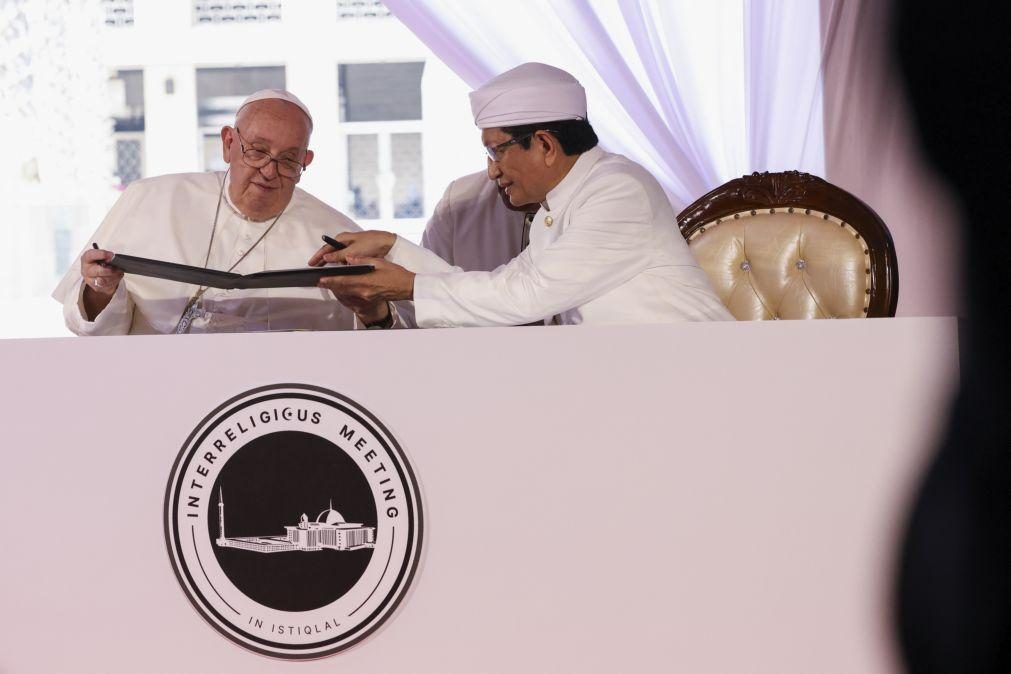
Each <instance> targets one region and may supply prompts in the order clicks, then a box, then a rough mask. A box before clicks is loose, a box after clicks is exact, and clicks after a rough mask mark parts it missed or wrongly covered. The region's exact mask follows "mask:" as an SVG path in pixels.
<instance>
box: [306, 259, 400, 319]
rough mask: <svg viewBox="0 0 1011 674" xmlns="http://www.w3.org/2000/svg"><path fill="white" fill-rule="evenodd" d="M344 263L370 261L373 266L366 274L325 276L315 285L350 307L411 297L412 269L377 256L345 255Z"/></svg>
mask: <svg viewBox="0 0 1011 674" xmlns="http://www.w3.org/2000/svg"><path fill="white" fill-rule="evenodd" d="M347 262H348V264H370V265H372V266H374V267H375V268H376V270H375V271H374V272H371V273H368V274H357V275H353V276H326V277H324V278H321V279H320V280H319V286H320V287H321V288H326V289H328V290H329V291H330V292H332V293H333V294H334V297H336V298H337V299H338V300H339V301H340V302H341V303H342V304H344V305H345V306H349V307H351V308H353V309H354V308H363V307H374V306H376V305H378V304H379V303H382V302H394V301H397V300H409V299H413V298H414V272H410V271H408V270H406V269H404V268H403V267H401V266H399V265H396V264H393V263H392V262H387V261H386V260H382V259H379V258H368V257H365V258H362V257H348V258H347Z"/></svg>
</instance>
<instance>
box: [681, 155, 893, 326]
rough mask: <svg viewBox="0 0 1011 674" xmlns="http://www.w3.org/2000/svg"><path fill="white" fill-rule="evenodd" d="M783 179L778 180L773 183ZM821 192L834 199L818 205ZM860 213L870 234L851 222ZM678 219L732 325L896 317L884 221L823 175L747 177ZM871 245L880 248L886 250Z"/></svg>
mask: <svg viewBox="0 0 1011 674" xmlns="http://www.w3.org/2000/svg"><path fill="white" fill-rule="evenodd" d="M780 176H785V178H779V179H778V181H777V177H780ZM749 179H750V180H749ZM742 181H743V182H742ZM763 185H764V186H766V187H768V189H761V187H762V186H763ZM787 185H789V186H792V189H787V188H786V187H785V186H787ZM728 186H730V189H729V190H725V191H723V192H721V191H720V190H724V188H727V187H728ZM742 186H743V187H742ZM798 186H799V187H801V188H805V189H798ZM808 188H809V189H808ZM825 191H827V192H828V193H829V194H831V195H833V196H837V197H839V198H838V199H837V200H836V201H838V202H839V203H835V202H834V201H833V199H827V200H826V199H819V198H818V197H819V195H820V194H821V193H823V192H825ZM836 193H839V194H836ZM821 196H824V194H821ZM740 197H743V198H740ZM819 201H821V202H822V205H823V207H824V206H825V205H830V206H840V208H838V209H834V210H838V211H843V213H842V215H843V216H844V217H839V216H837V215H835V214H832V213H829V212H826V211H828V209H827V208H826V209H825V210H818V209H816V208H813V207H811V206H810V205H808V204H814V203H816V202H819ZM735 203H736V205H737V206H738V207H737V208H734V205H735ZM768 204H776V205H768ZM741 206H743V208H742V207H741ZM693 209H694V210H693ZM861 209H863V210H866V212H867V214H868V215H869V221H870V222H871V224H872V225H873V231H872V232H871V233H870V235H869V236H868V234H867V232H866V230H867V228H868V226H869V225H868V219H864V220H863V221H862V222H858V220H859V219H860V218H859V217H856V218H855V217H854V216H860V215H863V214H862V213H860V212H859V211H860V210H861ZM678 221H679V225H680V226H681V229H682V234H684V235H685V238H686V239H687V240H688V244H689V246H690V247H691V250H692V252H693V253H694V254H695V257H696V258H697V259H698V261H699V264H701V266H702V268H703V269H705V270H706V272H707V273H708V274H709V278H710V280H711V281H712V282H713V285H714V286H715V288H716V291H717V293H719V295H720V298H721V299H722V300H723V302H724V303H725V304H726V305H727V308H728V309H730V312H731V313H732V314H733V315H734V316H735V317H736V318H737V319H738V320H770V319H772V320H776V319H801V318H857V317H865V316H881V315H894V312H895V299H896V296H895V291H896V289H897V279H896V273H895V259H894V250H892V249H891V237H890V236H889V235H888V231H887V229H885V228H884V223H881V221H880V219H879V218H877V216H876V215H875V214H874V213H873V211H871V210H870V209H869V208H868V207H867V206H866V205H865V204H863V203H862V202H859V201H858V200H856V199H855V198H854V197H852V196H851V195H848V194H847V193H845V192H843V191H842V190H839V189H838V188H836V187H834V186H832V185H829V184H828V183H826V182H825V181H823V180H821V179H820V178H815V177H814V176H810V175H808V174H803V173H797V172H790V173H787V174H754V175H753V176H747V177H745V178H742V179H738V180H737V181H731V182H730V183H728V184H727V185H726V186H723V187H721V188H717V190H714V191H713V192H711V193H710V194H708V195H706V197H703V199H701V200H699V202H696V203H695V204H693V205H692V206H690V207H689V208H688V209H686V210H685V211H684V212H683V213H682V214H681V215H680V216H679V217H678ZM878 225H880V228H878ZM858 227H859V229H858ZM861 229H863V230H865V231H864V232H861ZM882 233H883V234H882ZM872 244H878V245H879V247H881V245H882V244H887V245H884V248H885V249H886V250H884V251H881V250H877V249H874V246H873V245H872ZM889 253H890V255H889Z"/></svg>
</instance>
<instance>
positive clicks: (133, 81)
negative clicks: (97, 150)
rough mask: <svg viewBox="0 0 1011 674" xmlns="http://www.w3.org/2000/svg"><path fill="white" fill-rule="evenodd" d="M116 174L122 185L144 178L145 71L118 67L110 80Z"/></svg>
mask: <svg viewBox="0 0 1011 674" xmlns="http://www.w3.org/2000/svg"><path fill="white" fill-rule="evenodd" d="M109 92H110V97H111V99H112V119H113V140H114V141H115V145H116V176H117V177H118V178H119V184H120V187H126V186H127V185H129V184H130V183H132V182H133V181H134V180H139V179H140V178H143V177H144V71H143V70H119V71H117V72H116V73H115V75H113V76H112V77H111V78H110V79H109Z"/></svg>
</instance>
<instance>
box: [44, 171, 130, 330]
mask: <svg viewBox="0 0 1011 674" xmlns="http://www.w3.org/2000/svg"><path fill="white" fill-rule="evenodd" d="M137 185H138V183H134V184H132V185H130V186H129V187H127V188H126V191H125V192H123V194H121V195H120V196H119V199H117V200H116V203H115V204H113V206H112V208H111V209H109V213H108V214H107V215H106V216H105V219H104V220H103V221H102V224H101V225H100V226H99V227H98V230H97V231H95V233H94V234H93V235H92V236H91V238H90V239H89V241H97V242H99V243H100V245H102V246H103V247H106V246H109V248H106V249H107V250H115V248H112V246H114V245H116V243H117V241H118V240H119V238H120V232H121V230H122V229H123V227H124V226H125V225H126V224H127V223H128V222H129V218H130V217H131V215H134V209H135V208H136V206H137V201H138V199H139V198H140V190H139V188H138V187H137ZM85 250H87V249H85ZM83 254H84V251H83V250H82V251H81V252H80V253H78V255H77V257H76V258H74V263H73V264H72V265H71V266H70V269H68V270H67V273H66V274H65V275H64V276H63V279H62V280H61V281H60V283H59V285H57V286H56V289H55V290H53V295H52V297H53V299H55V300H56V301H58V302H60V303H61V304H63V318H64V321H65V322H66V324H67V328H68V329H69V330H70V331H71V332H73V333H74V334H77V335H125V334H128V333H129V332H130V326H131V325H132V324H133V308H134V304H133V298H132V297H130V292H129V284H128V282H127V280H126V278H123V279H122V280H121V281H120V283H119V287H118V288H117V289H116V293H115V294H114V295H113V297H112V300H111V301H110V302H109V304H108V306H106V307H105V308H104V309H103V310H102V311H101V313H99V315H98V316H96V317H95V320H94V321H89V320H88V318H87V315H86V314H85V312H84V304H83V302H84V298H83V296H84V286H83V283H82V280H81V255H83Z"/></svg>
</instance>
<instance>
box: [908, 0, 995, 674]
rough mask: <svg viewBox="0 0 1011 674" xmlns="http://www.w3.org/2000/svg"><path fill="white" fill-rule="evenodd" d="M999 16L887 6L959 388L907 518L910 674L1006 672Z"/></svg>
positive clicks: (981, 7) (926, 1) (946, 7)
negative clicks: (941, 243) (958, 227)
mask: <svg viewBox="0 0 1011 674" xmlns="http://www.w3.org/2000/svg"><path fill="white" fill-rule="evenodd" d="M1003 5H1004V3H998V2H984V1H982V0H977V1H975V2H973V1H969V2H958V3H952V2H941V1H939V0H898V2H897V4H896V13H895V23H894V31H895V37H896V41H895V44H896V48H897V56H898V59H899V63H900V66H901V69H902V74H903V76H904V78H905V82H906V86H907V89H908V93H909V98H910V101H911V104H912V107H913V112H914V117H915V121H916V123H917V125H918V127H919V134H920V139H921V141H922V143H923V147H924V149H925V151H926V152H927V154H928V156H929V157H930V159H931V160H932V161H933V162H934V164H935V166H936V168H937V169H938V170H939V171H940V173H941V174H942V175H943V177H944V178H945V179H946V180H947V181H948V183H949V184H950V186H951V187H952V189H953V191H954V193H955V195H956V196H957V198H958V199H959V201H960V205H961V208H962V214H963V218H964V220H963V233H964V240H965V258H964V260H963V269H964V274H965V282H966V289H967V301H968V320H967V321H966V324H965V330H964V331H963V334H962V335H961V336H960V345H961V353H962V359H961V363H962V372H961V382H960V384H961V388H960V390H959V392H958V396H957V399H956V401H955V404H954V408H953V414H952V417H951V421H950V424H949V427H948V429H947V432H946V434H945V435H944V437H943V438H942V439H941V445H940V448H939V452H938V455H937V456H936V457H935V460H934V463H933V465H932V466H931V467H930V470H929V472H928V474H927V476H926V479H925V481H924V483H923V485H922V487H921V491H920V493H919V495H918V497H917V500H916V503H915V507H914V510H913V512H912V514H911V516H910V520H909V528H908V531H907V532H906V538H905V540H904V542H903V549H902V555H901V561H900V568H899V578H898V587H897V591H898V615H897V618H898V627H899V636H900V641H901V646H902V649H903V652H904V655H905V658H906V663H907V665H908V668H909V671H910V672H915V673H917V674H918V673H920V672H1011V591H1009V590H1011V584H1009V577H1011V433H1009V426H1011V396H1009V395H1008V389H1009V386H1008V378H1009V376H1011V375H1009V373H1011V364H1009V362H1008V361H1009V359H1008V346H1007V343H1008V338H1007V337H1006V336H1004V335H1003V334H1002V332H1003V330H1002V328H1003V325H1004V324H1005V323H1006V322H1008V320H1009V318H1011V310H1009V309H1011V288H1009V283H1008V277H1009V271H1008V269H1009V266H1011V239H1009V235H1008V232H1009V230H1011V224H1009V221H1011V208H1009V203H1008V202H1009V193H1011V177H1009V169H1008V167H1009V164H1011V149H1009V146H1011V143H1009V133H1011V98H1009V92H1008V89H1009V82H1011V68H1009V65H1008V64H1009V63H1011V56H1009V55H1008V51H1009V50H1008V26H1007V22H1006V21H1004V20H1001V19H999V17H1000V16H1002V15H1003V12H1002V11H1000V10H1003V9H1004V6H1003Z"/></svg>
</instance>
